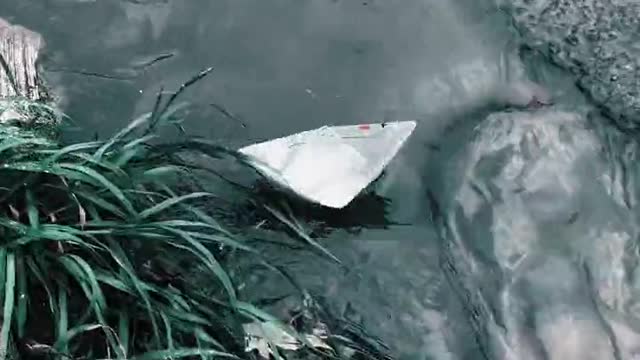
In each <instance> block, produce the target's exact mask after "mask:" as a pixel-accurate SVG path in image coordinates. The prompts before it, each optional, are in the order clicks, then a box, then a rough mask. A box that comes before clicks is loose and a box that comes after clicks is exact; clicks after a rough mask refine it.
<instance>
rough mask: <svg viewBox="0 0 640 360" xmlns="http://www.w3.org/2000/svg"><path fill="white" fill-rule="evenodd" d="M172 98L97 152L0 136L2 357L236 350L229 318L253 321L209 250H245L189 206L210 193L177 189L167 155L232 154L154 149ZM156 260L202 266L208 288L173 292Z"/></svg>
mask: <svg viewBox="0 0 640 360" xmlns="http://www.w3.org/2000/svg"><path fill="white" fill-rule="evenodd" d="M175 98H176V97H175V96H174V97H172V98H171V99H170V100H169V101H168V102H167V103H166V104H164V105H163V106H162V107H160V106H159V105H160V104H158V106H156V108H155V109H154V111H153V112H150V113H147V114H144V115H143V116H141V117H139V118H137V119H135V120H134V121H132V122H131V123H130V124H129V125H128V126H127V127H125V128H124V129H122V130H121V131H120V132H118V133H117V134H116V135H115V136H113V137H112V138H111V139H108V140H105V141H91V142H85V143H77V144H72V145H68V146H63V145H61V144H60V143H59V142H58V141H57V140H56V139H55V137H52V136H46V135H43V133H42V132H40V131H39V129H36V130H34V129H33V128H32V127H29V126H27V127H24V126H23V127H15V126H0V139H1V140H0V174H2V176H0V234H2V237H1V238H2V240H1V241H2V246H1V247H0V303H2V304H3V305H2V324H1V326H0V359H3V358H6V357H8V356H10V355H12V349H13V350H15V352H18V353H22V355H23V356H30V354H31V355H33V353H34V352H40V353H42V354H48V355H50V356H56V357H70V358H80V357H88V358H92V359H95V358H122V359H124V358H127V359H129V358H136V359H164V358H184V357H190V356H194V355H199V356H201V357H203V358H211V357H235V356H238V355H239V354H240V353H241V351H242V343H243V341H242V332H241V330H240V328H239V324H240V321H241V319H242V317H243V316H251V317H259V316H260V312H259V311H257V309H255V308H254V307H252V306H251V305H250V304H247V303H244V302H243V301H242V300H241V299H239V298H238V297H237V294H236V289H235V288H234V285H233V283H232V280H231V279H230V277H229V275H228V274H227V272H226V271H225V269H224V267H223V266H222V265H221V262H220V261H221V260H220V256H219V254H217V251H216V249H219V248H220V246H225V247H230V248H235V249H239V250H241V251H246V252H251V251H252V250H251V249H250V248H249V247H247V246H245V245H243V244H242V242H241V241H239V240H238V239H237V238H235V237H234V236H233V235H232V234H230V233H229V232H227V231H225V229H223V228H222V227H221V226H220V225H219V224H218V223H217V221H215V219H213V218H212V217H210V216H209V215H207V214H206V212H205V211H203V210H202V209H201V208H199V207H196V206H193V205H191V204H190V201H192V200H194V199H203V198H214V195H213V194H211V193H208V192H203V191H193V189H194V187H193V186H191V187H185V186H183V185H178V181H182V180H183V179H189V178H191V179H193V180H194V182H193V183H194V184H195V183H196V182H197V181H195V175H194V172H193V170H192V169H191V168H189V167H187V166H186V163H184V162H182V161H181V160H180V158H179V156H177V154H179V153H185V152H202V153H207V154H210V155H216V156H218V155H221V154H227V155H230V156H233V152H230V151H226V150H225V149H223V148H221V147H217V146H215V145H213V144H210V143H207V142H206V141H196V140H189V141H183V142H179V143H171V144H166V143H161V142H159V141H158V139H157V138H156V135H154V132H155V130H156V128H157V127H159V126H163V125H166V124H169V123H171V121H170V120H171V116H172V114H173V113H174V112H175V110H176V109H177V108H179V106H180V105H179V104H178V105H174V104H173V103H172V102H173V101H174V100H175ZM19 105H23V104H19ZM24 108H26V109H27V110H34V109H36V110H38V109H41V108H38V107H36V106H35V105H34V106H25V107H24ZM31 116H35V115H33V114H32V115H31ZM49 126H57V123H54V124H53V125H52V124H49ZM158 260H164V261H165V262H167V261H169V262H171V263H172V264H174V265H179V262H178V260H181V261H183V262H185V263H187V264H192V265H193V264H198V265H201V266H202V268H204V269H206V270H207V271H208V272H209V273H210V274H211V278H210V283H209V284H189V285H190V286H186V285H187V284H186V282H184V281H183V285H184V286H180V285H178V283H179V282H178V281H174V280H175V278H177V277H179V274H177V273H173V274H168V273H167V272H168V271H166V270H165V271H161V270H162V269H163V268H162V267H158V266H157V265H156V262H158ZM165 267H166V266H165ZM174 267H175V266H174ZM199 286H200V287H202V286H203V287H207V288H213V289H217V291H216V295H217V296H215V297H213V296H209V297H204V296H200V295H199V294H198V292H197V291H196V289H197V288H198V287H199Z"/></svg>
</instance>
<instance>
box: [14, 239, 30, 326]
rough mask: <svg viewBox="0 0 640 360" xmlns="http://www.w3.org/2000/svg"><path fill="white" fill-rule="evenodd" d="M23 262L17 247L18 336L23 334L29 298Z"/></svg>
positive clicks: (21, 254)
mask: <svg viewBox="0 0 640 360" xmlns="http://www.w3.org/2000/svg"><path fill="white" fill-rule="evenodd" d="M24 262H25V259H24V256H23V252H22V249H18V250H17V251H16V277H17V280H18V281H17V285H18V294H17V297H16V301H17V303H18V304H17V311H16V324H17V330H18V337H19V338H22V337H23V336H24V331H25V324H26V322H27V305H28V303H27V302H28V300H29V296H28V292H27V271H26V268H25V264H24Z"/></svg>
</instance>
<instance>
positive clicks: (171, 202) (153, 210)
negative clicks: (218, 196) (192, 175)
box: [140, 192, 214, 219]
mask: <svg viewBox="0 0 640 360" xmlns="http://www.w3.org/2000/svg"><path fill="white" fill-rule="evenodd" d="M213 196H214V195H213V194H210V193H206V192H196V193H191V194H187V195H183V196H178V197H174V198H170V199H167V200H164V201H163V202H161V203H159V204H156V205H154V206H152V207H150V208H148V209H145V210H143V211H142V212H140V219H147V218H149V217H151V216H154V215H157V214H158V213H160V212H162V211H165V210H167V209H169V208H170V207H172V206H175V205H177V204H179V203H181V202H183V201H186V200H190V199H197V198H202V197H213Z"/></svg>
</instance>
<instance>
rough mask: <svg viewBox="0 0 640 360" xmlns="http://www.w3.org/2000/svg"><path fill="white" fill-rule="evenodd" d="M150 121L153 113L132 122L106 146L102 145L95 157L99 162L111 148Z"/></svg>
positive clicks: (143, 115)
mask: <svg viewBox="0 0 640 360" xmlns="http://www.w3.org/2000/svg"><path fill="white" fill-rule="evenodd" d="M149 119H151V113H146V114H142V115H140V116H139V117H137V118H136V119H134V120H133V121H131V122H130V123H129V125H127V126H126V127H125V128H124V129H122V130H120V131H119V132H118V133H117V134H116V135H114V136H113V137H112V138H111V139H109V141H107V142H106V143H105V144H104V145H102V146H101V147H100V148H99V149H98V150H97V151H96V153H95V154H94V155H93V156H94V157H95V158H96V159H97V160H100V159H101V158H102V156H103V155H104V153H105V152H107V150H109V148H110V147H111V146H113V145H114V144H116V143H117V142H119V141H120V140H122V139H123V138H124V137H126V136H127V135H129V134H130V133H131V132H133V131H134V130H135V129H136V128H138V127H140V126H142V125H143V124H145V123H146V122H148V121H149Z"/></svg>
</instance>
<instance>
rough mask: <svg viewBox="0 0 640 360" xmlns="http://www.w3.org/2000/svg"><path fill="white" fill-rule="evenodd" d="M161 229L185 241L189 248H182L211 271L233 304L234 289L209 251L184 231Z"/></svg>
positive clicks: (235, 296)
mask: <svg viewBox="0 0 640 360" xmlns="http://www.w3.org/2000/svg"><path fill="white" fill-rule="evenodd" d="M163 229H165V230H166V231H168V232H170V233H173V234H175V235H177V236H178V237H180V238H182V239H183V240H185V241H186V243H187V244H188V245H189V246H186V247H182V248H184V249H185V250H187V251H189V252H191V253H192V254H194V255H196V256H197V257H198V258H200V259H201V260H202V261H203V263H204V264H205V265H206V266H207V267H208V268H209V270H211V272H213V273H214V274H215V275H216V277H217V278H218V280H220V282H221V283H222V286H224V288H225V290H226V291H227V295H229V298H230V299H231V303H232V304H233V303H235V301H236V299H237V295H236V291H235V288H234V287H233V284H232V283H231V279H230V278H229V275H228V274H227V272H226V271H225V270H224V269H223V268H222V266H220V263H218V261H217V260H216V259H215V257H214V256H213V254H212V253H211V251H209V249H207V248H206V247H205V246H204V245H202V243H200V242H199V241H197V240H195V239H194V238H193V237H191V236H190V235H189V234H188V233H187V232H186V231H182V230H177V229H173V228H170V227H163ZM172 245H173V246H176V245H177V244H175V243H172Z"/></svg>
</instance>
